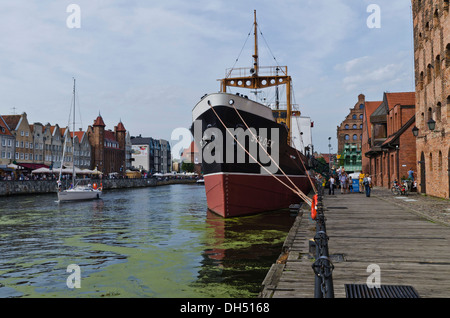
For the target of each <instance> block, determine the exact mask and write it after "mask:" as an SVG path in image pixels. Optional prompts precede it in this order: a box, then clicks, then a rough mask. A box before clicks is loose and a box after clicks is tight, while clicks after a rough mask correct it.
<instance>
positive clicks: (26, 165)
mask: <svg viewBox="0 0 450 318" xmlns="http://www.w3.org/2000/svg"><path fill="white" fill-rule="evenodd" d="M17 165H18V166H20V167H23V168H25V169H30V170H35V169H39V168H48V166H46V165H43V164H40V163H20V162H19V163H17Z"/></svg>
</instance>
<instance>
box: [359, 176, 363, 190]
mask: <svg viewBox="0 0 450 318" xmlns="http://www.w3.org/2000/svg"><path fill="white" fill-rule="evenodd" d="M363 179H364V173H363V172H362V171H361V172H360V173H359V193H363V189H364V185H363Z"/></svg>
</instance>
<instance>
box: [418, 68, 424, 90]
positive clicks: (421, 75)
mask: <svg viewBox="0 0 450 318" xmlns="http://www.w3.org/2000/svg"><path fill="white" fill-rule="evenodd" d="M418 84H419V89H420V90H422V89H423V71H422V72H420V75H419V83H418Z"/></svg>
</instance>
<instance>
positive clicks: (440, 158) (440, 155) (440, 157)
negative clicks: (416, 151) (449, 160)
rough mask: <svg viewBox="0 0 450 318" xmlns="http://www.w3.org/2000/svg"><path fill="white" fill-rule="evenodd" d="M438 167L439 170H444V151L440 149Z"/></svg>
mask: <svg viewBox="0 0 450 318" xmlns="http://www.w3.org/2000/svg"><path fill="white" fill-rule="evenodd" d="M438 169H439V171H441V170H442V152H441V151H439V156H438Z"/></svg>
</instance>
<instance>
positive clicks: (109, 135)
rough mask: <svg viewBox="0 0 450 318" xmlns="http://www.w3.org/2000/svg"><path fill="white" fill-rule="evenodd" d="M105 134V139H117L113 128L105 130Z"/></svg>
mask: <svg viewBox="0 0 450 318" xmlns="http://www.w3.org/2000/svg"><path fill="white" fill-rule="evenodd" d="M103 136H104V137H105V140H111V141H117V139H116V135H115V134H114V132H113V131H111V130H105V132H104V133H103Z"/></svg>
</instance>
